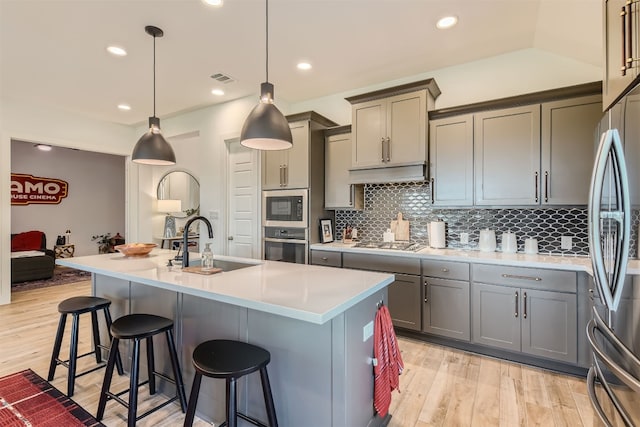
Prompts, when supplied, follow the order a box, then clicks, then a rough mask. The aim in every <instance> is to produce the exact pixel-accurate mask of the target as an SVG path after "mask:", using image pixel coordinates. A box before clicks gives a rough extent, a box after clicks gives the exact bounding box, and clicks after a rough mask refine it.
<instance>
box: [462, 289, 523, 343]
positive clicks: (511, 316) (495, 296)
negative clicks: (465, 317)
mask: <svg viewBox="0 0 640 427" xmlns="http://www.w3.org/2000/svg"><path fill="white" fill-rule="evenodd" d="M472 292H473V297H472V300H473V339H472V340H473V342H474V343H478V344H485V345H489V346H492V347H499V348H504V349H507V350H514V351H520V315H521V314H520V289H519V288H510V287H506V286H498V285H488V284H484V283H474V284H473V289H472Z"/></svg>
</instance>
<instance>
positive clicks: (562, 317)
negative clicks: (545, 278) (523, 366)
mask: <svg viewBox="0 0 640 427" xmlns="http://www.w3.org/2000/svg"><path fill="white" fill-rule="evenodd" d="M521 292H522V352H524V353H529V354H533V355H535V356H542V357H548V358H551V359H556V360H560V361H563V362H569V363H576V362H577V357H578V343H577V327H578V326H577V316H578V315H577V300H576V295H575V294H564V293H560V292H549V291H539V290H533V289H526V288H524V289H522V291H521ZM582 332H584V331H582Z"/></svg>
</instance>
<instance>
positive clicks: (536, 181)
mask: <svg viewBox="0 0 640 427" xmlns="http://www.w3.org/2000/svg"><path fill="white" fill-rule="evenodd" d="M533 182H534V184H535V186H536V203H538V200H539V197H538V172H536V173H534V174H533Z"/></svg>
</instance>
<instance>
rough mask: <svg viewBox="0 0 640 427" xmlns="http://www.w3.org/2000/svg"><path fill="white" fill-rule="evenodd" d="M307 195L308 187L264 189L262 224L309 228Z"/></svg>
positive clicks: (266, 225)
mask: <svg viewBox="0 0 640 427" xmlns="http://www.w3.org/2000/svg"><path fill="white" fill-rule="evenodd" d="M307 197H308V190H306V189H298V190H272V191H263V192H262V225H263V226H264V227H297V228H307V227H308V226H309V220H308V218H309V217H308V215H309V214H308V206H307ZM265 236H266V235H265Z"/></svg>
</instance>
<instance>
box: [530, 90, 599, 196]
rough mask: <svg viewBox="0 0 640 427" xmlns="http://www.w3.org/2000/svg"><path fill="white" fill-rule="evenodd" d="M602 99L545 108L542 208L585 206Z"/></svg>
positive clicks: (592, 98) (563, 103)
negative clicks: (547, 205) (548, 206)
mask: <svg viewBox="0 0 640 427" xmlns="http://www.w3.org/2000/svg"><path fill="white" fill-rule="evenodd" d="M601 117H602V102H601V97H600V96H589V97H582V98H576V99H568V100H562V101H556V102H549V103H546V104H542V148H541V156H542V158H541V171H540V172H541V174H542V183H541V184H542V190H541V197H542V200H541V202H542V204H550V205H557V204H568V205H586V204H587V203H588V201H589V184H590V182H591V170H592V168H593V159H594V156H595V153H594V150H593V144H594V130H595V129H596V126H597V125H598V121H599V120H600V118H601Z"/></svg>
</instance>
